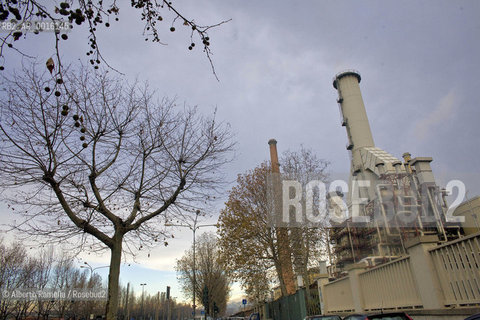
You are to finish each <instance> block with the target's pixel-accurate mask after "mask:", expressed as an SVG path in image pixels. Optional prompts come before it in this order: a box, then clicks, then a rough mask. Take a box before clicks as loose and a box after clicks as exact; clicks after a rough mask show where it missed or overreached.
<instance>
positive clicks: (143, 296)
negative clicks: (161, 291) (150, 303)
mask: <svg viewBox="0 0 480 320" xmlns="http://www.w3.org/2000/svg"><path fill="white" fill-rule="evenodd" d="M140 285H141V286H142V320H145V309H144V300H145V286H146V285H147V284H146V283H140Z"/></svg>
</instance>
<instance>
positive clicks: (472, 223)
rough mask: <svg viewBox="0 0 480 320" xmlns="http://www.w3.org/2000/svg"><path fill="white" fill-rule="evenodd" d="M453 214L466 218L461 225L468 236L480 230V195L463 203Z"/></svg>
mask: <svg viewBox="0 0 480 320" xmlns="http://www.w3.org/2000/svg"><path fill="white" fill-rule="evenodd" d="M453 215H454V216H463V217H464V218H465V221H464V222H462V223H461V226H462V228H463V232H464V233H465V235H466V236H468V235H471V234H474V233H477V232H480V196H476V197H475V198H473V199H470V200H467V201H465V202H463V203H461V204H460V205H459V206H458V207H457V208H456V209H455V211H454V212H453Z"/></svg>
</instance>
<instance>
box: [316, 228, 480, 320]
mask: <svg viewBox="0 0 480 320" xmlns="http://www.w3.org/2000/svg"><path fill="white" fill-rule="evenodd" d="M405 246H406V248H407V251H408V255H407V256H405V257H402V258H400V259H397V260H394V261H392V262H389V263H386V264H383V265H380V266H378V267H375V268H372V269H363V266H359V265H353V266H352V267H351V268H350V270H349V271H348V277H345V278H342V279H340V280H336V281H333V282H329V283H325V282H324V283H323V284H322V287H321V290H322V298H323V301H322V302H323V304H324V313H326V314H328V313H330V314H334V313H336V314H338V313H341V314H343V315H345V314H347V313H348V312H349V310H351V309H354V311H355V312H357V313H376V312H380V311H382V310H384V311H385V312H387V311H394V310H398V311H406V312H408V313H409V314H410V315H414V316H415V317H414V318H415V319H464V318H465V317H467V316H468V315H471V314H473V313H480V233H476V234H473V235H470V236H468V237H464V238H461V239H457V240H454V241H451V242H449V243H445V244H442V245H438V244H437V238H436V237H431V236H425V237H419V238H415V239H412V240H410V241H408V242H407V243H406V244H405ZM348 290H350V292H348Z"/></svg>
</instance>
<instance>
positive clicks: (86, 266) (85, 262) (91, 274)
mask: <svg viewBox="0 0 480 320" xmlns="http://www.w3.org/2000/svg"><path fill="white" fill-rule="evenodd" d="M83 263H84V264H85V265H84V266H80V268H86V269H89V270H90V280H89V282H91V281H92V276H93V271H95V270H97V269H102V268H108V267H110V266H101V267H95V268H92V266H91V265H89V264H88V262H87V261H84V262H83Z"/></svg>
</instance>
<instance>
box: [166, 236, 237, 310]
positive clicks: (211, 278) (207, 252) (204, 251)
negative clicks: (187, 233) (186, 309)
mask: <svg viewBox="0 0 480 320" xmlns="http://www.w3.org/2000/svg"><path fill="white" fill-rule="evenodd" d="M195 250H196V257H197V259H196V264H195V267H194V265H193V248H192V249H191V250H188V251H186V252H185V254H184V256H183V257H182V258H181V259H179V260H177V265H176V268H175V269H176V270H177V278H178V280H179V282H180V285H181V288H182V291H183V292H184V293H185V294H186V295H187V296H193V288H194V287H195V295H196V297H197V299H199V301H201V303H202V305H203V306H204V308H205V312H206V314H207V315H212V316H217V315H222V314H223V313H224V312H225V310H226V307H227V301H228V295H229V292H230V281H229V279H228V277H227V274H226V271H225V270H224V268H223V265H222V264H221V257H220V250H219V247H218V242H217V238H216V236H215V234H213V233H204V234H202V235H201V236H199V237H198V239H197V244H196V248H195ZM194 272H195V273H196V277H195V278H196V281H195V282H196V283H194V280H193V279H194V277H193V274H194Z"/></svg>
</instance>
